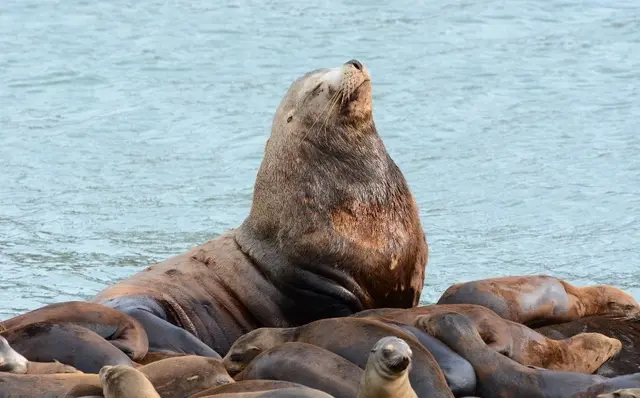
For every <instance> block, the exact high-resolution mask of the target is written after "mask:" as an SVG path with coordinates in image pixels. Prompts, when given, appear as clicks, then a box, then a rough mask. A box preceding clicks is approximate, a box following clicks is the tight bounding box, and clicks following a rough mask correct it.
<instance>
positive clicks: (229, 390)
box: [189, 343, 303, 398]
mask: <svg viewBox="0 0 640 398" xmlns="http://www.w3.org/2000/svg"><path fill="white" fill-rule="evenodd" d="M294 344H297V343H294ZM290 387H303V385H302V384H298V383H292V382H289V381H282V380H240V381H237V382H236V383H229V384H223V385H221V386H218V387H213V388H209V389H206V390H204V391H200V392H199V393H196V394H193V395H191V396H189V398H201V397H208V396H211V395H218V394H236V393H245V392H259V391H270V390H278V389H281V388H290Z"/></svg>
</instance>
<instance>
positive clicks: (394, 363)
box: [386, 356, 411, 374]
mask: <svg viewBox="0 0 640 398" xmlns="http://www.w3.org/2000/svg"><path fill="white" fill-rule="evenodd" d="M410 363H411V360H410V359H409V357H407V356H400V357H398V358H394V359H393V360H389V361H387V362H386V365H387V368H388V369H389V371H390V372H391V373H395V374H398V373H400V372H403V371H404V370H405V369H407V368H408V367H409V364H410Z"/></svg>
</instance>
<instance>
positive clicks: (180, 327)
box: [93, 60, 428, 357]
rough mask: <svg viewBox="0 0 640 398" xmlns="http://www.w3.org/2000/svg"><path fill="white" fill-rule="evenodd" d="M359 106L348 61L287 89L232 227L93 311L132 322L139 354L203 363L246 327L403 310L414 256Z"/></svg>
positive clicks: (355, 69) (412, 240) (372, 130)
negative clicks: (144, 339)
mask: <svg viewBox="0 0 640 398" xmlns="http://www.w3.org/2000/svg"><path fill="white" fill-rule="evenodd" d="M371 93H372V92H371V79H370V76H369V73H368V71H367V69H366V68H365V67H364V66H363V65H362V64H361V63H360V62H358V61H356V60H352V61H349V62H347V63H345V64H343V65H342V66H340V67H338V68H334V69H319V70H315V71H312V72H309V73H307V74H305V75H304V76H302V77H300V78H298V79H297V80H296V81H295V82H293V84H292V85H291V87H290V88H289V90H288V91H287V93H286V95H285V97H284V98H283V99H282V102H281V103H280V105H279V106H278V109H277V110H276V113H275V116H274V119H273V124H272V128H271V135H270V138H269V140H268V141H267V144H266V149H265V154H264V160H263V161H262V164H261V166H260V170H259V171H258V175H257V179H256V182H255V186H254V192H253V202H252V206H251V211H250V214H249V216H248V217H247V218H246V219H245V221H244V222H243V223H242V225H241V226H240V227H239V228H236V229H233V230H231V231H228V232H225V233H223V234H222V235H220V236H219V237H217V238H215V239H213V240H211V241H209V242H206V243H205V244H203V245H201V246H198V247H195V248H193V249H191V250H189V251H188V252H186V253H184V254H182V255H179V256H176V257H172V258H169V259H167V260H166V261H164V262H162V263H159V264H154V265H152V266H150V267H149V268H147V269H145V270H143V271H142V272H139V273H137V274H135V275H133V276H132V277H130V278H127V279H125V280H123V281H120V282H119V283H117V284H116V285H114V286H111V287H108V288H106V289H105V290H103V291H102V292H100V293H99V294H98V295H97V296H96V297H95V298H94V299H93V301H94V302H97V303H101V304H103V305H106V306H109V307H112V308H115V309H118V310H120V311H122V312H124V313H126V314H128V315H130V316H132V317H134V318H136V319H137V320H138V321H140V323H142V325H143V326H144V328H145V330H146V332H147V335H148V338H149V346H150V347H149V350H150V351H163V350H168V351H175V352H184V353H190V354H197V355H204V356H213V357H217V356H218V354H222V355H224V354H226V352H227V350H228V349H229V347H230V346H231V344H232V343H233V342H234V341H235V340H236V339H237V338H238V337H240V336H241V335H242V334H244V333H246V332H248V331H251V330H253V329H256V328H258V327H291V326H297V325H302V324H305V323H308V322H311V321H314V320H317V319H321V318H329V317H338V316H345V315H349V314H352V313H355V312H357V311H361V310H363V309H367V308H375V307H401V308H407V307H412V306H414V305H416V304H417V303H418V300H419V297H420V293H421V291H422V287H423V282H424V271H425V266H426V263H427V255H428V250H427V243H426V239H425V234H424V232H423V230H422V226H421V222H420V217H419V214H418V207H417V205H416V202H415V199H414V197H413V194H412V193H411V191H410V189H409V187H408V185H407V183H406V180H405V178H404V176H403V175H402V173H401V171H400V169H399V168H398V167H397V165H396V164H395V163H394V161H393V160H392V159H391V157H390V156H389V154H388V153H387V151H386V149H385V146H384V144H383V142H382V140H381V138H380V136H379V135H378V133H377V131H376V126H375V123H374V120H373V114H372V94H371Z"/></svg>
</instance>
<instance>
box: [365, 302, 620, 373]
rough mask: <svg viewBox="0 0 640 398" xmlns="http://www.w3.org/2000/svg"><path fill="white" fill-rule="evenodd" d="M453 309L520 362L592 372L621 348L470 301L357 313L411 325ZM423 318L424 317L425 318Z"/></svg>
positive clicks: (591, 335) (611, 341) (597, 337)
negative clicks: (556, 334)
mask: <svg viewBox="0 0 640 398" xmlns="http://www.w3.org/2000/svg"><path fill="white" fill-rule="evenodd" d="M445 312H456V313H460V314H463V315H465V316H467V317H468V318H469V319H470V320H471V321H472V322H473V324H474V326H475V328H476V330H477V331H478V333H480V336H482V339H483V340H484V341H485V343H486V344H488V345H489V347H492V348H493V349H495V350H496V351H498V352H500V353H502V354H504V355H506V356H508V357H509V358H512V359H513V360H515V361H517V362H518V363H520V364H523V365H529V366H535V367H541V368H546V369H552V370H564V371H573V372H583V373H592V372H594V371H595V370H596V369H597V368H598V367H599V366H600V365H602V364H603V363H604V362H606V361H607V360H608V359H610V358H611V357H613V356H614V355H616V354H617V353H618V352H619V351H620V348H621V343H620V341H618V340H616V339H611V338H609V337H606V336H604V335H602V334H599V333H582V334H579V335H576V336H574V337H572V338H570V339H566V340H553V339H549V338H547V337H545V336H543V335H541V334H540V333H537V332H536V331H534V330H532V329H530V328H528V327H527V326H524V325H521V324H519V323H516V322H511V321H509V320H506V319H503V318H501V317H499V316H498V315H497V314H496V313H494V312H493V311H491V310H490V309H488V308H486V307H482V306H479V305H473V304H436V305H429V306H421V307H415V308H410V309H402V310H393V309H378V310H371V311H365V312H363V313H362V314H359V315H358V316H359V317H360V316H369V317H372V318H374V319H375V318H380V319H383V320H384V319H387V320H392V321H396V322H402V323H404V324H407V325H411V326H413V325H415V323H416V319H417V318H418V317H421V316H427V317H428V316H435V315H438V314H442V313H445ZM425 319H426V318H425Z"/></svg>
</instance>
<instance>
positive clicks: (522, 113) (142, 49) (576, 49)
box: [0, 0, 640, 318]
mask: <svg viewBox="0 0 640 398" xmlns="http://www.w3.org/2000/svg"><path fill="white" fill-rule="evenodd" d="M351 58H357V59H359V60H361V61H362V62H363V63H365V64H366V65H367V66H368V68H369V70H370V72H371V74H372V76H373V84H374V117H375V120H376V123H377V126H378V130H379V132H380V134H381V135H382V137H383V139H384V140H385V143H386V145H387V147H388V150H389V152H390V153H391V155H392V156H393V158H394V159H395V161H396V162H397V163H398V165H399V166H400V167H401V169H402V170H403V172H404V173H405V175H406V177H407V179H408V181H409V183H410V185H411V187H412V189H413V192H414V194H415V195H416V197H417V200H418V203H419V206H420V210H421V215H422V220H423V223H424V227H425V230H426V231H427V234H428V240H429V243H430V246H431V257H430V263H429V265H428V267H427V279H426V285H425V289H424V293H423V300H424V301H432V300H435V299H437V297H438V296H439V295H440V293H441V292H442V291H443V290H444V289H445V288H446V287H447V286H448V285H449V284H451V283H453V282H456V281H464V280H471V279H478V278H484V277H492V276H498V275H508V274H532V273H549V274H552V275H556V276H559V277H562V278H566V279H568V280H569V281H571V282H574V283H576V284H578V285H584V284H591V283H611V284H615V285H618V286H620V287H622V288H625V289H627V290H628V291H630V292H631V293H632V294H634V295H635V296H636V297H637V298H640V280H639V276H640V249H639V248H638V241H639V239H640V153H639V152H640V137H639V133H640V2H638V0H627V1H624V0H581V1H578V0H545V1H535V0H514V1H508V2H507V1H497V0H482V1H467V0H463V1H459V0H446V1H445V0H443V1H431V2H426V1H408V0H404V1H393V2H387V1H384V2H383V1H376V0H373V1H368V2H364V1H360V2H356V1H346V0H344V1H338V0H326V1H316V2H309V3H308V5H303V4H302V2H294V1H289V2H286V1H284V0H261V1H248V0H247V1H231V0H221V1H216V2H212V1H203V0H166V1H158V0H146V1H133V0H109V1H100V2H92V1H86V0H45V1H42V0H40V1H35V0H3V1H2V2H1V4H0V272H1V277H0V318H2V317H8V316H10V315H12V314H16V313H18V312H22V311H25V310H28V309H33V308H35V307H38V306H41V305H43V304H45V303H50V302H56V301H62V300H71V299H83V298H87V297H90V296H92V295H93V294H95V293H96V292H97V291H98V290H99V289H101V288H102V287H104V286H105V285H107V284H109V283H113V282H115V281H117V280H118V279H120V278H123V277H125V276H127V275H130V274H132V273H134V272H136V271H137V270H139V269H141V268H142V267H144V266H146V265H148V264H150V263H152V262H154V261H160V260H163V259H164V258H166V257H168V256H170V255H173V254H178V253H180V252H182V251H184V250H186V249H187V248H189V247H192V246H194V245H196V244H199V243H202V242H204V241H205V240H207V239H209V238H211V237H214V236H216V235H217V234H219V233H220V232H222V231H224V230H226V229H228V228H231V227H233V226H236V225H238V224H239V223H240V222H241V221H242V219H243V218H244V217H245V216H246V214H247V213H248V210H249V205H250V200H251V192H252V184H253V181H254V178H255V174H256V171H257V168H258V166H259V163H260V161H261V158H262V151H263V148H264V144H265V141H266V139H267V136H268V134H269V130H270V125H271V118H272V115H273V112H274V110H275V108H276V106H277V105H278V103H279V101H280V99H281V97H282V96H283V95H284V93H285V91H286V90H287V88H288V86H289V84H290V83H291V82H292V81H293V79H294V78H296V77H297V76H299V75H301V74H303V73H304V72H306V71H308V70H311V69H315V68H318V67H327V66H328V67H333V66H337V65H339V64H341V63H342V62H345V61H347V60H349V59H351Z"/></svg>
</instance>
